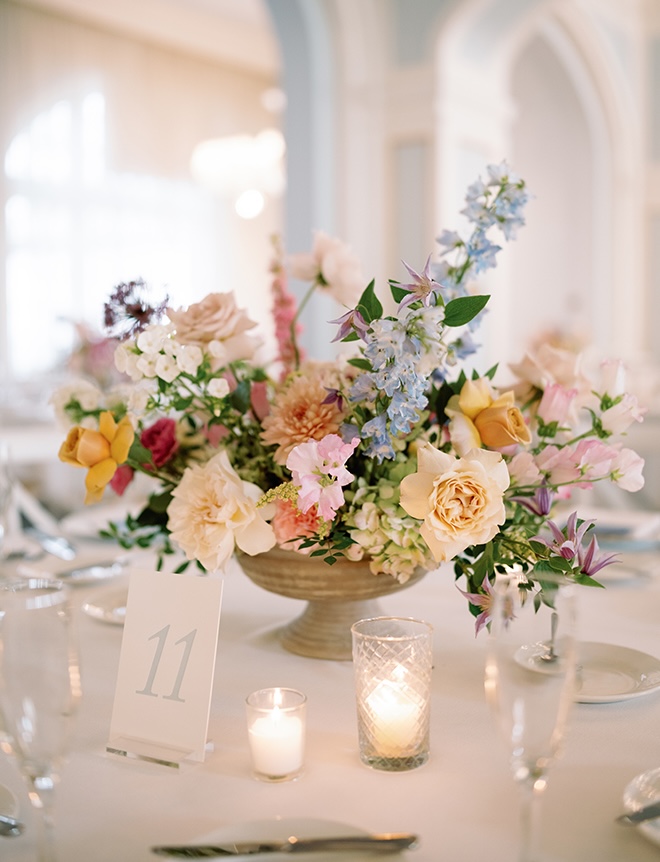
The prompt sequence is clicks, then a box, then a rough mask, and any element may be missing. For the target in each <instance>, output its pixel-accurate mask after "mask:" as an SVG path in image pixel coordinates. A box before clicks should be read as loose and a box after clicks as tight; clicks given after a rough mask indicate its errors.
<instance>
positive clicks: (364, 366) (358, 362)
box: [347, 356, 371, 371]
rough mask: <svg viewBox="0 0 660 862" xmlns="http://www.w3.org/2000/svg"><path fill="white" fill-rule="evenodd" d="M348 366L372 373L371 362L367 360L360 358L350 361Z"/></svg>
mask: <svg viewBox="0 0 660 862" xmlns="http://www.w3.org/2000/svg"><path fill="white" fill-rule="evenodd" d="M347 361H348V364H349V365H353V366H354V367H355V368H360V369H361V370H362V371H371V362H369V360H367V359H360V358H359V357H358V356H356V357H354V358H353V359H348V360H347Z"/></svg>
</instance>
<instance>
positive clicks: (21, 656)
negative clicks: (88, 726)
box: [0, 578, 80, 862]
mask: <svg viewBox="0 0 660 862" xmlns="http://www.w3.org/2000/svg"><path fill="white" fill-rule="evenodd" d="M79 697H80V674H79V668H78V661H77V656H76V650H75V648H74V642H73V634H72V626H71V610H70V605H69V597H68V591H67V589H66V587H64V586H63V585H62V584H61V583H60V582H58V581H52V580H45V579H37V578H34V579H29V580H22V581H18V582H8V583H5V584H0V747H1V748H2V750H3V751H5V753H8V754H11V755H13V756H14V758H15V760H16V763H17V764H18V767H19V769H20V771H21V773H22V774H23V777H24V778H25V780H26V782H27V787H28V796H29V799H30V802H31V803H32V805H33V806H34V810H35V818H36V823H37V828H38V837H37V847H38V854H37V858H38V859H39V860H40V862H53V860H55V858H56V856H55V849H54V844H53V794H54V788H55V784H56V782H57V779H58V769H59V766H60V764H61V762H62V760H63V758H64V754H65V751H66V745H67V735H68V728H69V724H70V717H71V715H72V713H73V710H74V708H75V705H76V703H77V701H78V699H79Z"/></svg>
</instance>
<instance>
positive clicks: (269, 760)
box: [248, 706, 305, 778]
mask: <svg viewBox="0 0 660 862" xmlns="http://www.w3.org/2000/svg"><path fill="white" fill-rule="evenodd" d="M248 731H249V735H250V750H251V752H252V764H253V766H254V769H255V771H256V772H258V773H260V774H261V775H266V776H269V777H271V778H279V777H285V776H288V775H292V774H294V773H297V772H299V771H300V769H301V768H302V765H303V753H304V735H305V734H304V725H303V721H302V719H301V718H300V716H298V715H289V714H287V712H286V711H285V710H282V709H280V708H279V707H277V706H274V707H273V708H272V710H270V711H269V712H266V713H264V714H262V715H259V716H258V717H257V718H255V719H254V720H253V721H252V723H251V724H250V726H249V728H248Z"/></svg>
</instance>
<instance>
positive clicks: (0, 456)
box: [0, 440, 13, 560]
mask: <svg viewBox="0 0 660 862" xmlns="http://www.w3.org/2000/svg"><path fill="white" fill-rule="evenodd" d="M12 494H13V486H12V477H11V470H10V457H9V446H8V444H7V443H6V442H5V441H4V440H0V560H2V559H3V557H4V556H5V551H4V545H5V544H6V541H7V535H8V532H9V524H8V522H9V514H10V509H11V505H12Z"/></svg>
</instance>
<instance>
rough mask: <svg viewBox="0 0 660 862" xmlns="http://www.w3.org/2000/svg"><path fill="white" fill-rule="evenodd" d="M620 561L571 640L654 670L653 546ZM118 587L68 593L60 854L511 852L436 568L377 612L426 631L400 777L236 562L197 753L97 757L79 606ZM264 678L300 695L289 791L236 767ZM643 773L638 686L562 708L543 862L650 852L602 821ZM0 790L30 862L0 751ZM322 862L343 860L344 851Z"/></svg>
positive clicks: (583, 596) (470, 679)
mask: <svg viewBox="0 0 660 862" xmlns="http://www.w3.org/2000/svg"><path fill="white" fill-rule="evenodd" d="M103 554H105V555H106V556H107V554H108V548H107V546H106V545H103V550H102V551H101V545H99V551H98V555H99V558H100V557H101V556H102V555H103ZM631 561H632V562H631ZM624 562H625V563H627V564H628V566H627V567H626V566H624V565H623V564H622V565H619V566H612V567H610V569H609V570H605V571H604V572H603V582H604V583H605V584H606V588H605V589H598V588H595V587H581V588H580V591H579V618H580V639H581V641H584V642H590V643H599V644H606V645H610V646H611V647H613V648H619V647H624V648H629V649H634V650H638V651H641V652H643V653H645V654H647V655H649V656H651V657H653V658H655V659H656V660H659V659H660V554H657V553H654V552H648V553H643V554H640V553H638V554H635V555H629V558H626V559H625V560H624ZM59 565H61V564H59ZM140 565H141V567H142V568H144V565H145V563H144V559H142V560H141V562H140ZM53 568H54V569H56V567H53ZM190 576H191V575H185V574H184V575H182V577H190ZM129 578H130V568H129V569H126V570H124V571H123V572H122V573H121V574H120V575H119V576H117V577H115V578H113V579H112V580H107V581H104V582H102V583H98V584H94V585H91V586H90V585H87V586H78V587H75V588H72V595H73V602H74V606H75V620H76V624H77V631H78V640H79V650H80V662H81V674H82V688H83V696H82V700H81V702H80V705H79V708H78V711H77V714H76V716H75V718H74V721H73V726H72V732H71V740H70V748H69V752H68V756H67V759H66V762H65V763H64V764H63V766H62V769H61V781H60V783H59V784H58V786H57V790H56V806H55V816H56V827H55V828H56V843H57V850H58V857H59V859H60V860H61V862H148V860H155V859H156V858H159V857H157V856H155V855H154V854H153V852H152V850H151V848H152V847H153V846H154V845H180V844H193V843H198V842H200V841H201V842H204V841H207V840H212V839H213V838H214V837H218V836H220V837H224V838H231V837H245V836H246V835H249V834H250V830H251V829H252V824H257V826H260V828H261V829H263V825H264V821H272V823H273V832H274V833H275V832H277V831H278V828H279V826H281V825H282V824H284V826H286V827H288V826H289V825H291V828H292V829H294V828H295V827H296V825H297V824H302V825H303V826H304V825H305V824H306V823H307V824H308V827H309V824H312V826H313V830H314V831H317V832H321V831H328V832H330V831H332V830H334V831H335V832H336V831H338V830H339V831H341V830H342V828H343V827H346V828H345V829H344V831H348V832H351V831H352V832H355V831H360V832H411V833H415V834H416V835H418V836H419V841H418V846H417V847H416V848H415V849H411V850H406V851H404V852H402V853H401V855H400V856H385V857H383V858H401V859H406V860H409V862H442V860H446V862H476V860H488V862H512V860H513V859H516V858H517V852H518V846H519V795H518V794H519V791H518V788H517V787H516V786H515V784H514V781H513V779H512V776H511V773H510V769H509V765H508V755H507V751H506V749H505V746H504V744H503V743H502V741H501V739H500V738H499V736H498V734H497V729H496V726H495V722H494V719H493V716H492V714H491V712H490V710H489V706H488V704H487V702H486V699H485V695H484V684H483V678H484V661H485V654H486V648H487V638H488V635H487V633H486V632H484V633H481V634H480V635H478V636H475V627H474V619H473V618H472V617H471V615H470V614H469V612H468V607H467V603H466V600H465V598H464V597H463V596H462V595H461V593H460V592H459V590H458V589H457V588H456V584H455V582H454V577H453V571H452V568H451V566H443V567H441V568H440V569H438V570H437V571H435V572H431V573H429V574H427V575H426V576H425V577H424V579H423V580H422V581H421V582H419V583H417V584H416V585H414V586H412V587H410V588H409V589H404V590H402V591H401V592H399V593H396V594H394V595H391V596H388V597H386V598H383V599H381V600H380V607H381V611H382V613H383V614H387V615H395V616H405V617H414V618H417V619H423V620H426V621H428V622H429V623H431V624H432V626H433V672H432V694H431V751H430V756H429V759H428V761H427V762H426V763H425V764H424V765H422V766H420V767H418V768H416V769H412V770H410V771H407V772H398V773H394V772H384V771H379V770H376V769H372V768H369V767H368V766H365V765H363V764H362V762H361V760H360V756H359V750H358V735H357V720H356V704H355V686H354V677H353V666H352V663H351V662H350V661H329V660H321V659H312V658H306V657H303V656H299V655H294V654H292V653H289V652H287V651H285V650H284V648H283V647H282V645H281V643H280V630H281V628H282V626H284V625H286V624H287V623H288V622H290V621H291V620H292V619H293V618H294V617H296V616H297V615H298V614H299V613H300V612H301V611H302V609H303V603H302V602H300V601H298V600H294V599H287V598H284V597H282V596H278V595H274V594H272V593H269V592H266V591H264V590H262V589H261V588H259V587H258V586H256V585H255V584H253V583H252V582H251V581H250V580H249V579H248V578H247V577H246V576H245V575H244V573H243V572H242V570H241V569H240V566H239V565H238V563H237V562H232V564H231V565H230V567H229V569H228V571H227V573H226V574H225V575H224V576H223V580H224V586H223V598H222V610H221V617H220V627H219V638H218V645H217V658H216V667H215V675H214V682H213V693H212V699H211V709H210V717H209V725H208V738H209V741H210V743H211V745H210V746H209V751H208V752H207V754H206V757H205V759H204V761H203V762H184V763H183V764H182V765H181V767H180V768H178V769H177V768H171V767H168V766H164V765H161V764H158V763H153V762H148V761H145V760H140V759H135V758H128V757H120V756H117V755H115V754H111V753H108V752H107V750H106V745H107V743H108V739H109V728H110V721H111V715H112V709H113V700H114V696H115V685H116V680H117V671H118V665H119V658H120V651H121V646H122V633H123V627H122V625H121V624H117V623H108V622H103V621H100V620H98V619H95V618H92V617H91V616H89V614H88V613H86V612H84V610H83V605H84V604H85V603H86V602H88V603H89V602H91V603H92V604H95V605H97V606H98V605H99V604H100V605H101V606H103V604H104V603H106V604H111V603H112V601H113V600H117V599H120V598H121V594H122V591H125V589H126V586H127V581H128V579H129ZM155 600H156V599H155ZM613 654H614V655H615V654H616V649H614V650H613ZM271 686H282V687H291V688H294V689H298V690H299V691H301V692H303V693H304V694H305V695H306V697H307V730H306V745H305V756H304V770H303V772H302V774H301V775H300V777H298V778H297V779H296V780H293V781H285V782H281V783H267V782H263V781H259V780H256V779H255V778H254V777H253V774H252V769H251V763H250V752H249V748H248V733H247V723H246V707H245V699H246V697H247V696H248V695H249V694H250V693H251V692H252V691H255V690H257V689H261V688H267V687H271ZM633 695H635V696H633ZM658 767H660V688H658V687H657V686H654V685H649V686H647V687H644V686H642V687H641V689H640V690H639V691H636V692H632V693H630V694H625V695H621V696H617V697H616V699H614V698H613V699H612V701H610V702H598V703H580V702H577V703H575V705H574V707H573V709H572V712H571V715H570V721H569V727H568V731H567V735H566V739H565V744H564V746H563V751H562V753H561V756H560V757H559V758H558V759H557V761H556V762H555V763H554V764H553V765H552V767H551V771H550V778H549V784H548V787H547V790H546V792H545V795H544V797H543V799H542V811H541V841H540V843H541V848H542V859H544V860H547V862H653V860H659V859H660V847H659V846H657V844H656V843H655V842H654V841H653V840H651V839H650V838H649V837H648V836H647V835H645V834H643V832H642V831H640V829H639V828H635V827H630V826H623V825H621V824H619V823H617V822H616V820H615V818H616V817H617V815H618V814H620V813H621V812H622V810H623V793H624V790H625V788H626V786H627V785H628V784H629V782H631V781H632V780H633V779H634V778H635V777H636V776H637V775H639V774H641V773H643V772H646V771H648V770H652V769H655V768H658ZM0 784H3V785H5V786H6V787H8V788H10V790H12V791H13V792H14V794H15V795H16V797H17V798H18V800H19V808H20V816H21V818H22V819H23V820H24V823H25V830H24V833H23V834H22V835H21V836H19V837H13V838H0V860H2V862H32V860H34V858H35V855H34V854H35V830H34V828H33V815H32V811H31V809H30V805H29V802H28V798H27V793H26V791H25V788H24V784H23V781H22V779H21V777H20V775H19V772H18V770H17V768H16V766H15V765H14V763H13V762H12V760H11V759H10V758H9V757H7V756H5V755H4V754H2V753H1V752H0ZM325 824H328V826H327V830H326V829H325ZM338 824H340V826H338ZM266 825H267V824H266ZM308 831H309V828H308ZM262 858H264V859H267V858H269V857H268V856H267V855H264V856H263V857H262ZM271 858H273V857H272V856H271ZM310 858H311V857H310ZM336 858H337V859H341V858H345V859H351V858H357V857H354V856H353V855H352V854H351V853H350V852H346V853H344V854H343V855H342V854H336ZM360 858H362V857H360ZM370 858H371V857H370ZM373 858H377V857H373Z"/></svg>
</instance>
